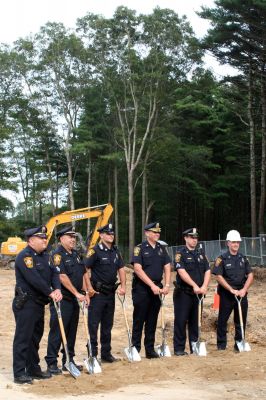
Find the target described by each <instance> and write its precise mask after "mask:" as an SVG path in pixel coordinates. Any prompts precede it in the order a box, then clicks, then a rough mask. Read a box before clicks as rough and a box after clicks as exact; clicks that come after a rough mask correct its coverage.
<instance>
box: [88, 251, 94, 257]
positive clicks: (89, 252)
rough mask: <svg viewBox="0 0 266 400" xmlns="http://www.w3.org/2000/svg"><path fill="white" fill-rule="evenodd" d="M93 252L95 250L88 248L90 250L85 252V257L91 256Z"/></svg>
mask: <svg viewBox="0 0 266 400" xmlns="http://www.w3.org/2000/svg"><path fill="white" fill-rule="evenodd" d="M94 253H95V250H93V249H90V250H89V251H88V253H87V257H91V256H93V254H94Z"/></svg>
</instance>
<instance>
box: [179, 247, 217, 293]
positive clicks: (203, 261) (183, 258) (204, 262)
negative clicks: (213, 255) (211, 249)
mask: <svg viewBox="0 0 266 400" xmlns="http://www.w3.org/2000/svg"><path fill="white" fill-rule="evenodd" d="M175 269H176V270H177V271H178V270H181V269H185V270H186V272H187V273H188V275H189V276H190V277H191V279H192V280H193V281H194V282H195V283H196V284H197V285H198V286H202V285H203V282H204V275H205V272H206V271H209V270H210V265H209V261H208V259H207V257H206V255H205V254H204V253H202V252H201V251H200V250H199V249H195V250H189V249H188V248H187V247H186V246H184V247H183V248H181V249H179V250H178V251H177V252H176V254H175ZM177 281H179V282H180V283H181V284H182V286H189V287H190V285H188V284H187V283H186V282H184V281H183V280H182V279H181V278H180V276H179V274H177Z"/></svg>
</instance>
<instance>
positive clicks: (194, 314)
mask: <svg viewBox="0 0 266 400" xmlns="http://www.w3.org/2000/svg"><path fill="white" fill-rule="evenodd" d="M173 302H174V338H173V342H174V351H175V352H176V351H184V350H185V346H186V338H187V335H186V325H187V326H188V338H189V347H190V352H192V342H196V341H197V340H198V298H197V296H196V295H195V294H192V293H191V294H189V293H185V292H184V291H183V290H178V291H176V290H175V291H174V294H173Z"/></svg>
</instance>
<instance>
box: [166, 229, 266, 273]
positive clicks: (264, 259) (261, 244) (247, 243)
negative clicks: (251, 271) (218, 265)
mask: <svg viewBox="0 0 266 400" xmlns="http://www.w3.org/2000/svg"><path fill="white" fill-rule="evenodd" d="M199 246H200V247H201V248H202V249H203V251H204V252H205V254H206V255H207V257H208V259H209V261H210V262H213V261H214V260H215V259H216V257H218V256H219V255H220V254H221V253H224V252H225V251H226V250H227V247H226V241H225V240H210V241H202V242H199ZM178 248H180V246H171V247H170V246H169V247H168V251H169V255H170V257H171V258H172V260H174V257H175V253H176V251H177V250H178ZM239 252H240V253H243V254H244V255H246V256H247V257H248V259H249V262H250V264H251V265H257V266H261V267H263V266H264V267H266V234H261V235H259V237H254V238H250V237H242V242H240V249H239Z"/></svg>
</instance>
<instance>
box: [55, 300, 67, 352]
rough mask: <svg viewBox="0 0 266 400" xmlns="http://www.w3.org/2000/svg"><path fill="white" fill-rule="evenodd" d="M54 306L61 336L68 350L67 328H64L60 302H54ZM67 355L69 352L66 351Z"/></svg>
mask: <svg viewBox="0 0 266 400" xmlns="http://www.w3.org/2000/svg"><path fill="white" fill-rule="evenodd" d="M54 306H55V309H56V312H57V317H58V323H59V328H60V332H61V336H62V342H63V345H64V347H65V349H66V348H67V339H66V333H65V328H64V324H63V320H62V315H61V308H60V301H58V302H56V301H55V300H54ZM66 353H67V351H66Z"/></svg>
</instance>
